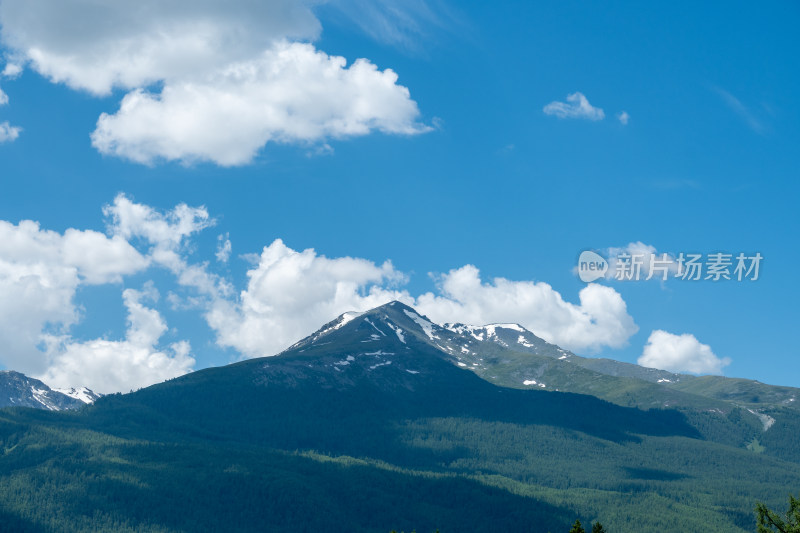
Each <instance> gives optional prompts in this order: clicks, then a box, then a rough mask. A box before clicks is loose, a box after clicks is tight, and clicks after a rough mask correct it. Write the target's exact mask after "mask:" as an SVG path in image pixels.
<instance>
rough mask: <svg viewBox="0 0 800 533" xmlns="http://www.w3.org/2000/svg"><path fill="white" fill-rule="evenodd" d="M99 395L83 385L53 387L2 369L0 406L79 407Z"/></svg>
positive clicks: (58, 409) (56, 409)
mask: <svg viewBox="0 0 800 533" xmlns="http://www.w3.org/2000/svg"><path fill="white" fill-rule="evenodd" d="M98 397H99V395H98V394H95V393H94V392H92V391H91V390H89V389H87V388H85V387H82V388H80V389H78V390H75V389H67V391H64V390H59V389H51V388H50V387H48V386H47V385H45V384H44V383H42V382H41V381H39V380H38V379H34V378H31V377H28V376H26V375H25V374H21V373H20V372H16V371H14V370H2V371H0V407H33V408H35V409H46V410H48V411H61V410H63V409H77V408H78V407H81V406H83V405H85V404H87V403H92V402H93V401H94V400H96V399H97V398H98Z"/></svg>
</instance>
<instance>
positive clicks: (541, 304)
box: [416, 265, 638, 351]
mask: <svg viewBox="0 0 800 533" xmlns="http://www.w3.org/2000/svg"><path fill="white" fill-rule="evenodd" d="M439 292H440V294H439V295H436V294H433V293H426V294H423V295H422V296H420V297H419V298H417V302H416V306H417V309H419V311H420V312H422V313H424V314H426V315H428V316H429V317H430V318H431V319H432V320H434V321H437V322H463V323H467V324H489V323H498V322H517V323H519V324H521V325H522V326H524V327H526V328H527V329H529V330H531V331H532V332H534V333H535V334H536V335H538V336H540V337H542V338H543V339H545V340H546V341H548V342H552V343H555V344H558V345H560V346H563V347H565V348H569V349H571V350H576V351H584V350H588V351H593V350H597V349H599V348H600V347H602V346H610V347H620V346H623V345H625V344H626V343H627V341H628V339H629V338H630V336H631V335H633V334H634V333H636V331H638V326H636V324H635V323H634V321H633V318H632V317H631V316H630V315H629V314H628V312H627V306H626V304H625V301H624V300H623V299H622V296H620V294H619V293H618V292H616V291H615V290H614V289H612V288H610V287H604V286H602V285H597V284H589V285H587V286H586V287H584V288H583V289H582V290H581V291H580V293H579V294H578V298H579V300H580V304H579V305H576V304H573V303H570V302H566V301H564V299H563V298H562V296H561V294H559V293H558V292H557V291H556V290H554V289H553V288H552V287H551V286H550V285H548V284H547V283H543V282H535V281H512V280H507V279H504V278H495V279H493V280H492V281H491V282H489V283H486V282H484V281H482V280H481V278H480V272H479V271H478V269H477V268H475V267H474V266H472V265H467V266H464V267H461V268H459V269H455V270H451V271H450V272H448V273H447V274H445V275H443V276H442V277H441V279H440V280H439Z"/></svg>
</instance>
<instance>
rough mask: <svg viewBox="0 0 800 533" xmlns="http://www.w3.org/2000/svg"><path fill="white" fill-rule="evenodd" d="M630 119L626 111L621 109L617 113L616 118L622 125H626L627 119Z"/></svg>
mask: <svg viewBox="0 0 800 533" xmlns="http://www.w3.org/2000/svg"><path fill="white" fill-rule="evenodd" d="M630 119H631V116H630V115H629V114H628V112H627V111H622V112H621V113H617V120H619V121H620V123H621V124H622V125H623V126H627V125H628V121H629V120H630Z"/></svg>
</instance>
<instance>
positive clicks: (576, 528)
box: [569, 520, 586, 533]
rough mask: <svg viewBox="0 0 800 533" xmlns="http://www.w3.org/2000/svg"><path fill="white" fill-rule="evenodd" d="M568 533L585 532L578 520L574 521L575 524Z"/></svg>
mask: <svg viewBox="0 0 800 533" xmlns="http://www.w3.org/2000/svg"><path fill="white" fill-rule="evenodd" d="M569 533H586V530H585V529H583V526H582V525H581V521H580V520H575V523H574V524H573V525H572V529H570V530H569Z"/></svg>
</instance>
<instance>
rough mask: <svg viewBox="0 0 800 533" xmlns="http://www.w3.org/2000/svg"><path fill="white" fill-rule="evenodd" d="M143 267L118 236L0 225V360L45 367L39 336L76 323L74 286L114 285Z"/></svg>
mask: <svg viewBox="0 0 800 533" xmlns="http://www.w3.org/2000/svg"><path fill="white" fill-rule="evenodd" d="M147 264H148V260H147V258H145V257H144V256H142V255H141V254H139V252H137V251H136V250H135V249H134V248H133V247H132V246H131V245H130V244H128V243H127V242H126V241H125V240H123V239H121V238H118V237H111V238H109V237H107V236H105V235H103V234H101V233H97V232H95V231H80V230H75V229H68V230H67V231H66V232H65V233H64V234H59V233H57V232H53V231H47V230H42V229H41V228H40V227H39V225H38V224H37V223H35V222H32V221H29V220H28V221H22V222H20V223H19V224H18V225H14V224H11V223H9V222H5V221H0V345H2V346H3V349H2V351H0V362H2V363H3V364H5V365H6V366H8V367H11V368H14V369H15V370H19V371H21V372H32V373H33V372H41V371H42V370H44V366H45V365H46V361H45V358H44V356H43V354H42V353H41V352H40V351H39V350H38V349H37V345H38V344H39V342H40V340H41V334H42V332H44V331H46V330H54V331H63V330H65V329H66V328H68V327H69V326H71V325H72V324H74V323H76V322H77V320H78V318H79V313H78V310H77V308H76V307H75V304H74V302H73V298H74V296H75V292H76V290H77V288H78V287H79V286H80V285H82V284H92V285H94V284H103V283H111V282H116V281H119V280H120V279H121V277H122V276H123V275H126V274H132V273H135V272H138V271H141V270H142V269H144V268H145V267H146V266H147Z"/></svg>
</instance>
